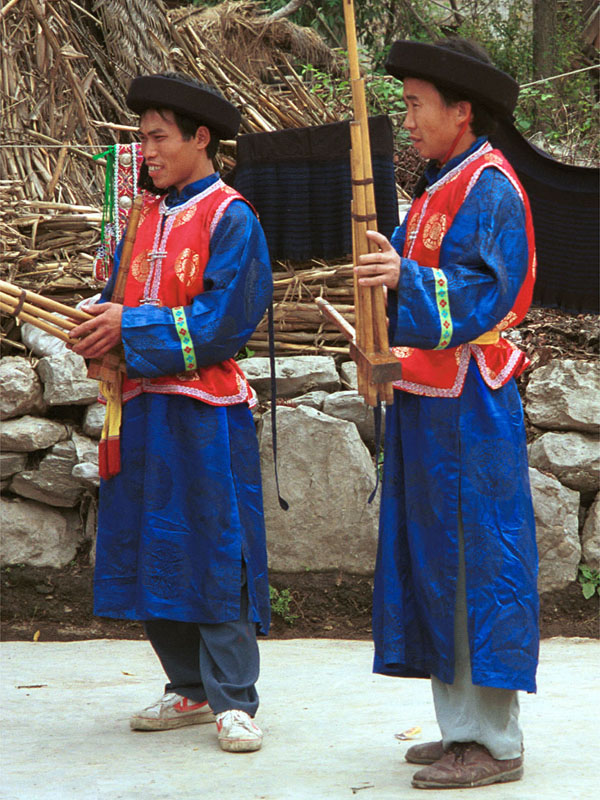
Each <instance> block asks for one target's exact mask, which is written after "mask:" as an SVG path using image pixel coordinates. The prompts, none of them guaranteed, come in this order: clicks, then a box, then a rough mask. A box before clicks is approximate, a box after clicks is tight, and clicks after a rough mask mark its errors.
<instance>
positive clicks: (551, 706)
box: [0, 639, 600, 800]
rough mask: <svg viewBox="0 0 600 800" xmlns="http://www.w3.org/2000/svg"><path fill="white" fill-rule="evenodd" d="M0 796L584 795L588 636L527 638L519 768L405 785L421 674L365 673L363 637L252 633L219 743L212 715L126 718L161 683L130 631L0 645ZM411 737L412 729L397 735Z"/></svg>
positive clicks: (596, 649) (593, 666)
mask: <svg viewBox="0 0 600 800" xmlns="http://www.w3.org/2000/svg"><path fill="white" fill-rule="evenodd" d="M0 654H1V656H2V660H1V666H0V678H1V684H0V685H1V698H2V719H3V722H2V731H1V733H2V739H1V742H2V743H1V745H0V752H1V757H2V765H1V770H2V771H1V773H0V797H1V798H2V800H55V799H56V800H75V798H76V799H77V800H108V799H109V798H110V800H119V798H122V799H123V800H138V798H139V799H140V800H167V799H168V800H171V799H172V800H188V798H189V800H191V798H194V800H198V798H209V797H211V798H216V799H217V800H351V798H353V797H356V798H357V800H404V798H408V799H410V798H418V797H420V798H421V799H422V800H435V798H438V797H439V796H440V794H442V796H443V797H444V798H447V799H448V800H451V799H452V798H454V797H458V796H460V797H463V796H467V795H468V796H469V797H471V798H475V797H480V798H485V800H541V798H543V800H555V799H556V800H559V799H560V800H570V798H577V800H592V798H594V800H595V798H597V797H598V796H599V794H598V780H597V775H598V742H599V737H598V718H599V715H598V709H599V708H600V702H599V700H600V689H599V685H598V665H599V662H600V642H599V641H595V640H590V639H550V640H546V641H544V642H542V649H541V661H540V668H539V672H538V682H539V692H538V694H537V695H524V696H522V698H521V708H522V714H521V720H522V724H523V728H524V732H525V747H526V759H525V777H524V779H523V780H522V781H520V782H517V783H510V784H504V785H502V784H499V785H495V786H489V787H485V788H481V789H461V790H452V791H446V792H443V793H440V792H438V791H430V792H425V793H424V792H423V791H422V790H421V791H419V790H417V789H412V788H411V785H410V780H411V776H412V773H413V772H414V771H416V769H418V767H415V766H414V765H410V764H408V763H406V762H405V761H404V757H403V756H404V752H405V751H406V750H407V748H408V747H409V746H410V744H411V742H401V741H399V740H398V739H397V738H396V737H395V734H396V733H400V732H402V731H405V730H407V729H409V728H411V727H413V726H417V725H418V726H420V727H421V729H422V734H421V736H420V737H419V739H418V740H417V741H420V742H424V741H428V740H431V739H434V738H438V731H437V727H436V724H435V718H434V713H433V706H432V702H431V697H430V690H429V683H428V681H419V680H399V679H395V678H387V677H383V676H380V675H373V674H372V673H371V658H372V645H371V643H370V642H357V641H340V640H292V641H270V640H265V641H263V642H261V657H262V672H261V678H260V683H259V692H260V695H261V707H260V709H259V713H258V716H257V722H258V723H259V724H260V725H261V727H262V728H263V730H264V733H265V739H264V744H263V748H262V750H261V751H260V752H257V753H246V754H230V753H224V752H222V751H221V750H220V749H219V747H218V745H217V740H216V735H215V729H214V726H213V725H202V726H193V727H188V728H181V729H179V730H175V731H167V732H161V733H132V732H131V731H130V730H129V725H128V717H129V714H130V713H131V712H132V711H134V710H137V709H139V708H141V707H143V706H145V705H148V704H149V702H151V701H153V700H155V699H156V698H157V697H158V696H160V695H161V694H162V684H163V677H162V674H161V670H160V668H159V665H158V662H157V661H156V659H155V657H154V655H153V653H152V651H151V649H150V646H149V645H148V644H147V643H145V642H142V641H139V642H138V641H106V640H103V641H102V640H101V641H88V642H68V643H58V642H56V643H41V642H7V643H4V644H2V645H1V646H0ZM412 743H414V742H412Z"/></svg>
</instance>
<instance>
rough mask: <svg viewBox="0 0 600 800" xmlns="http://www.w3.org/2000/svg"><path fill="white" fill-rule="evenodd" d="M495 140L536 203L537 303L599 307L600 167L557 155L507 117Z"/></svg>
mask: <svg viewBox="0 0 600 800" xmlns="http://www.w3.org/2000/svg"><path fill="white" fill-rule="evenodd" d="M491 141H492V144H493V145H494V146H495V147H498V148H499V149H500V150H502V152H503V153H504V155H505V156H506V157H507V158H508V160H509V161H510V163H511V164H512V166H513V168H514V169H515V171H516V173H517V175H518V176H519V180H520V181H521V183H522V184H523V186H524V188H525V191H526V192H527V194H528V196H529V201H530V203H531V213H532V215H533V225H534V229H535V241H536V249H537V256H538V276H537V281H536V285H535V290H534V296H533V302H534V304H536V305H540V306H547V307H552V308H560V309H562V310H564V311H570V312H575V313H598V311H599V310H600V308H599V306H600V285H599V273H600V269H599V267H600V250H599V241H600V224H599V221H600V202H599V199H600V195H599V189H600V171H599V170H597V169H595V168H592V167H575V166H571V165H570V164H564V163H562V162H560V161H557V160H556V159H554V158H552V157H551V156H549V155H548V154H547V153H544V152H543V151H542V150H540V149H539V148H537V147H535V146H534V145H532V144H530V143H529V142H528V141H527V140H526V139H525V138H524V137H523V136H521V134H520V133H519V132H518V131H517V130H516V129H515V128H514V126H513V125H511V124H508V123H504V124H502V125H501V126H500V127H499V129H498V131H497V133H496V134H495V135H494V136H493V137H492V139H491Z"/></svg>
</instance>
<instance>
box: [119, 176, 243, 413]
mask: <svg viewBox="0 0 600 800" xmlns="http://www.w3.org/2000/svg"><path fill="white" fill-rule="evenodd" d="M243 199H244V198H243V197H242V196H241V195H240V194H239V193H238V192H236V191H235V190H234V189H231V188H230V187H229V186H227V185H226V184H224V183H223V181H221V180H217V181H216V182H215V183H213V184H211V185H210V186H209V187H208V188H207V189H206V190H205V191H204V192H201V193H200V194H197V195H195V196H194V197H192V198H191V199H190V200H188V201H187V202H186V203H183V204H182V205H180V206H176V207H175V208H173V209H169V208H168V207H167V206H166V205H165V203H164V200H162V199H160V198H149V199H148V200H147V201H146V202H145V204H144V207H143V209H142V214H141V217H140V222H139V226H138V230H137V235H136V239H135V245H134V249H133V252H132V255H131V266H130V269H129V275H128V277H127V284H126V287H125V296H124V303H123V305H125V306H139V305H143V304H144V303H151V304H152V305H158V306H167V307H169V308H171V309H172V310H173V323H174V325H175V326H176V330H177V332H178V334H179V337H180V341H181V345H182V353H183V356H184V363H185V370H184V371H182V372H180V373H178V374H177V375H168V376H161V377H159V378H128V377H126V378H125V379H124V380H123V396H122V399H123V402H126V401H127V400H130V399H131V398H132V397H136V396H137V395H139V394H141V393H142V392H156V393H160V394H184V395H187V396H188V397H195V398H196V399H198V400H202V401H203V402H205V403H209V404H210V405H216V406H226V405H233V404H234V403H242V402H248V403H249V404H250V405H253V404H254V402H255V401H253V398H252V392H251V390H250V386H249V384H248V381H247V379H246V376H245V375H244V373H243V371H242V369H241V368H240V367H239V366H238V364H237V362H236V361H235V360H234V359H233V358H230V359H228V360H227V361H223V362H221V363H219V364H211V365H210V366H206V367H196V365H195V356H194V350H193V343H192V340H191V337H190V335H189V332H188V331H187V326H186V319H185V312H184V310H183V307H184V306H189V305H191V303H192V300H193V299H194V297H196V295H198V294H201V293H202V292H203V291H204V281H203V276H204V270H205V268H206V264H207V262H208V258H209V245H210V237H211V235H212V232H213V231H214V229H215V227H216V226H217V224H218V222H219V221H220V219H221V217H222V216H223V213H224V211H225V209H226V208H227V206H228V205H229V204H230V203H231V202H232V201H233V200H243ZM163 217H164V220H163Z"/></svg>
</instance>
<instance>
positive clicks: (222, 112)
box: [126, 75, 242, 139]
mask: <svg viewBox="0 0 600 800" xmlns="http://www.w3.org/2000/svg"><path fill="white" fill-rule="evenodd" d="M126 102H127V105H128V107H129V108H130V109H131V110H132V111H135V112H136V113H137V114H143V112H144V111H147V110H148V109H149V108H168V109H170V110H171V111H175V112H177V114H181V115H182V116H184V117H189V118H190V119H193V120H196V122H198V123H199V124H200V125H206V127H207V128H211V129H213V130H214V131H216V132H217V133H218V134H219V136H220V137H221V138H223V139H232V138H233V137H235V136H236V134H237V132H238V130H239V128H240V122H241V119H242V115H241V114H240V112H239V111H238V110H237V108H236V107H235V106H234V105H232V103H230V102H229V101H228V100H226V99H225V98H224V97H223V96H222V95H221V94H216V93H215V92H214V91H211V90H210V89H204V88H202V87H201V86H195V85H194V84H193V83H188V82H187V81H185V80H182V79H180V78H176V77H166V76H164V75H142V76H141V77H139V78H134V80H133V81H132V82H131V85H130V87H129V91H128V92H127V100H126Z"/></svg>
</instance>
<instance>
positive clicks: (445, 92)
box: [433, 36, 496, 136]
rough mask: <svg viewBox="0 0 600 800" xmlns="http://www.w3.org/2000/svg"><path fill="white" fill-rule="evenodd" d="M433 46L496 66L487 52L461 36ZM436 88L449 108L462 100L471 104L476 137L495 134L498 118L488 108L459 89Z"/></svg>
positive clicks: (451, 37)
mask: <svg viewBox="0 0 600 800" xmlns="http://www.w3.org/2000/svg"><path fill="white" fill-rule="evenodd" d="M433 44H434V45H435V46H436V47H443V48H444V49H446V50H452V51H454V52H457V53H462V54H463V55H465V56H470V57H471V58H475V59H477V61H483V62H484V64H490V65H491V66H494V64H493V62H492V59H491V58H490V57H489V55H488V53H487V51H486V50H484V48H483V47H482V46H481V45H479V44H477V42H473V41H471V40H469V39H463V38H462V37H460V36H449V37H448V38H447V39H438V40H437V41H436V42H433ZM435 88H436V89H437V90H438V92H439V93H440V94H441V96H442V99H443V100H444V103H445V104H446V105H447V106H452V105H455V104H456V103H460V101H461V100H467V101H468V102H469V103H471V112H472V118H471V130H472V131H473V133H474V134H475V136H491V135H492V134H493V133H494V131H495V130H496V118H495V116H494V115H493V113H492V112H491V111H490V110H489V109H488V108H486V106H484V105H482V104H481V103H480V102H479V101H478V100H473V99H472V98H471V97H469V95H468V94H465V93H464V92H461V91H459V90H458V89H446V88H445V87H444V86H439V85H437V84H436V87H435Z"/></svg>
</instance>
